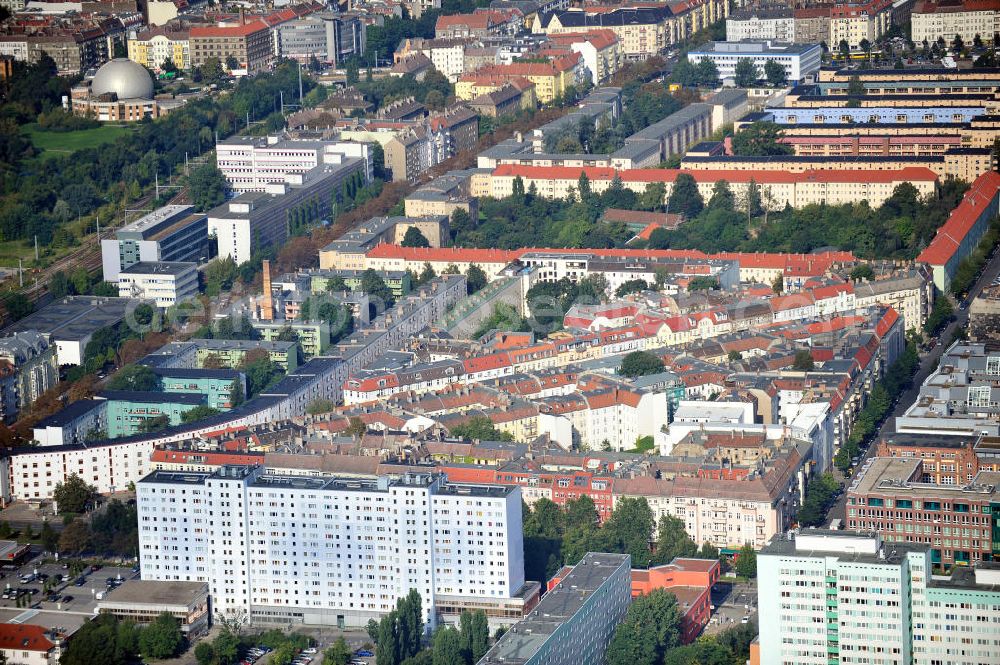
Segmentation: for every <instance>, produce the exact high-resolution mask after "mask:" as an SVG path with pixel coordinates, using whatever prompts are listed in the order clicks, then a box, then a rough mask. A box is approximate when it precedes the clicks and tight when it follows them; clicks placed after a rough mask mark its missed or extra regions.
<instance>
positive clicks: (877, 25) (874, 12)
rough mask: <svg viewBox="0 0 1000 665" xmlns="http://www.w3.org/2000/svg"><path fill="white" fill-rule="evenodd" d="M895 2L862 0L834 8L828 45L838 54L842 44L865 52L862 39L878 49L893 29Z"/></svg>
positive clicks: (831, 10)
mask: <svg viewBox="0 0 1000 665" xmlns="http://www.w3.org/2000/svg"><path fill="white" fill-rule="evenodd" d="M892 8H893V1H892V0H859V1H853V2H844V3H837V4H835V5H833V7H832V8H831V9H830V37H829V39H828V40H827V44H828V45H829V47H830V49H831V50H833V51H836V50H838V49H839V48H840V43H841V42H842V41H844V42H847V45H848V46H849V47H850V49H851V50H852V51H859V50H862V49H861V42H862V40H864V41H867V42H868V43H869V44H871V45H872V46H874V44H875V40H876V39H879V38H880V37H882V36H883V35H884V34H885V33H887V32H888V31H889V28H890V27H891V26H892Z"/></svg>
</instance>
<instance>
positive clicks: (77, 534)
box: [59, 519, 92, 555]
mask: <svg viewBox="0 0 1000 665" xmlns="http://www.w3.org/2000/svg"><path fill="white" fill-rule="evenodd" d="M91 539H92V534H91V532H90V527H88V526H87V522H86V521H85V520H83V519H74V520H73V521H71V522H70V523H69V524H67V525H66V526H64V527H63V530H62V533H61V534H59V551H60V552H63V553H66V554H73V555H79V554H81V553H82V552H86V551H87V550H89V549H90V545H91Z"/></svg>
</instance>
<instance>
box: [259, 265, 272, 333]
mask: <svg viewBox="0 0 1000 665" xmlns="http://www.w3.org/2000/svg"><path fill="white" fill-rule="evenodd" d="M263 268H264V297H263V298H262V299H261V302H260V320H261V321H273V320H274V300H273V299H272V298H271V262H270V261H264V265H263Z"/></svg>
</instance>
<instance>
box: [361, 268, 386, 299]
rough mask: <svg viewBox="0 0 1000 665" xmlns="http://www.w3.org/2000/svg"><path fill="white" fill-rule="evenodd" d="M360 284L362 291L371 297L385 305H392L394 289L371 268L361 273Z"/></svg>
mask: <svg viewBox="0 0 1000 665" xmlns="http://www.w3.org/2000/svg"><path fill="white" fill-rule="evenodd" d="M360 286H361V291H362V292H364V293H367V294H368V296H369V297H370V298H372V299H374V300H376V301H380V302H381V303H382V304H383V306H384V307H390V306H392V303H393V297H392V290H391V289H390V288H389V287H388V286H386V283H385V280H383V279H382V277H381V276H380V275H379V274H378V273H377V272H375V271H374V270H372V269H371V268H369V269H367V270H365V271H364V272H363V273H361V284H360ZM380 309H381V308H380Z"/></svg>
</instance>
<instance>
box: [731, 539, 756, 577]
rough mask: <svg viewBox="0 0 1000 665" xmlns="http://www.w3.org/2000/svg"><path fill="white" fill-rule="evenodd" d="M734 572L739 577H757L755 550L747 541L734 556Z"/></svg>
mask: <svg viewBox="0 0 1000 665" xmlns="http://www.w3.org/2000/svg"><path fill="white" fill-rule="evenodd" d="M736 574H737V575H739V576H740V577H747V578H749V577H757V552H756V551H755V550H754V548H753V545H751V544H750V543H747V544H746V545H744V546H743V547H741V548H740V552H739V556H737V557H736Z"/></svg>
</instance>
